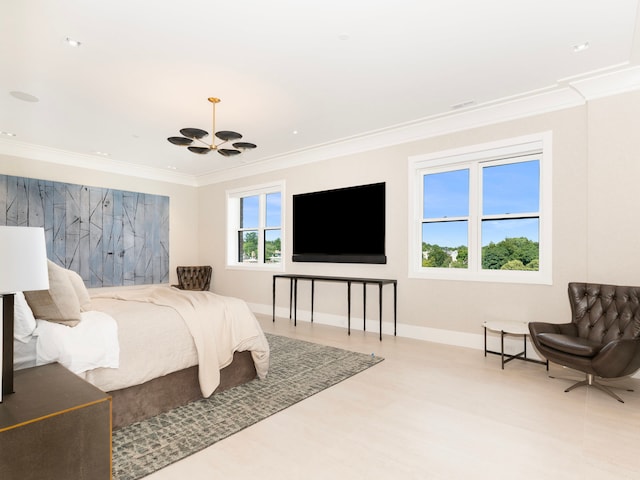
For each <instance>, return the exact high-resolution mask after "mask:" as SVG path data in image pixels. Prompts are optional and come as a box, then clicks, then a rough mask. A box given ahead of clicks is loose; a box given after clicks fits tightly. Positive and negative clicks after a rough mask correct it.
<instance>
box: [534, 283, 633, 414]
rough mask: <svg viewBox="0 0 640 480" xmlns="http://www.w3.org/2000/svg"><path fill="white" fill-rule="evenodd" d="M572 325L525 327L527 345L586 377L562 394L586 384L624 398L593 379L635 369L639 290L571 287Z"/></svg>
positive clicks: (629, 373) (583, 284)
mask: <svg viewBox="0 0 640 480" xmlns="http://www.w3.org/2000/svg"><path fill="white" fill-rule="evenodd" d="M569 303H570V305H571V317H572V318H571V323H564V324H554V323H543V322H532V323H529V332H530V333H531V341H532V342H533V344H534V346H535V347H536V349H537V350H538V352H539V353H540V354H541V355H542V356H544V357H545V358H547V359H548V360H549V361H551V362H555V363H558V364H560V365H563V366H566V367H569V368H573V369H575V370H579V371H581V372H584V373H586V375H587V378H586V379H585V380H583V381H581V382H578V383H576V384H575V385H572V386H570V387H569V388H567V389H566V390H565V392H569V391H571V390H573V389H574V388H576V387H580V386H583V385H588V386H592V387H596V388H598V389H600V390H602V391H603V392H605V393H607V394H609V395H611V396H612V397H613V398H615V399H616V400H618V401H619V402H622V403H624V402H623V400H622V399H621V398H620V397H619V396H618V395H616V394H615V393H613V392H612V391H611V390H610V389H609V388H607V387H605V386H604V385H602V384H600V383H597V382H596V380H595V377H600V378H618V377H624V376H627V375H631V374H633V373H634V372H635V371H637V370H638V369H639V368H640V287H623V286H617V285H601V284H595V283H570V284H569Z"/></svg>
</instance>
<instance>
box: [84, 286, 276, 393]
mask: <svg viewBox="0 0 640 480" xmlns="http://www.w3.org/2000/svg"><path fill="white" fill-rule="evenodd" d="M91 309H92V310H97V311H101V312H105V313H107V314H109V315H110V316H111V317H113V318H114V319H115V321H116V322H117V325H118V339H119V345H120V366H119V368H117V369H114V368H98V369H94V370H89V371H87V372H86V373H85V378H86V379H87V380H88V381H89V382H91V383H93V384H94V385H96V386H97V387H99V388H101V389H102V390H104V391H107V392H108V391H112V390H118V389H121V388H125V387H129V386H132V385H138V384H141V383H144V382H146V381H148V380H151V379H153V378H156V377H159V376H163V375H166V374H168V373H172V372H175V371H177V370H182V369H184V368H187V367H191V366H193V365H196V364H198V365H199V369H198V370H199V379H200V387H201V390H202V394H203V396H205V397H208V396H209V395H211V393H213V391H214V390H215V388H216V387H217V386H218V384H219V380H220V373H219V372H220V369H222V368H224V367H225V366H227V365H229V364H230V363H231V361H232V360H233V353H234V352H236V351H247V350H248V351H251V352H252V357H253V360H254V363H255V366H256V372H257V374H258V376H259V377H260V378H264V377H265V376H266V374H267V371H268V368H269V344H268V343H267V340H266V337H265V336H264V333H263V332H262V329H261V327H260V325H259V323H258V321H257V320H256V318H255V316H254V315H253V313H252V312H251V311H250V310H249V308H248V306H247V305H246V303H245V302H244V301H242V300H239V299H237V298H232V297H224V296H220V295H216V294H214V293H211V292H195V291H185V290H178V289H175V288H171V287H157V286H156V287H148V288H142V289H136V290H131V291H129V290H122V291H118V292H115V293H111V294H99V295H96V296H94V297H92V301H91ZM81 323H82V322H81ZM75 328H77V327H75Z"/></svg>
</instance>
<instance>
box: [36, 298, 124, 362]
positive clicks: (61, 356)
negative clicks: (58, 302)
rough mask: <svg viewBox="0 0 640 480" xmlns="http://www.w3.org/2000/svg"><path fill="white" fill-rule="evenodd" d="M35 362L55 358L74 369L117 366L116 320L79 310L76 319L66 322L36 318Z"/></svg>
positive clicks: (100, 314)
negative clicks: (71, 323)
mask: <svg viewBox="0 0 640 480" xmlns="http://www.w3.org/2000/svg"><path fill="white" fill-rule="evenodd" d="M33 336H34V337H37V344H36V365H44V364H47V363H52V362H58V363H60V364H62V365H64V366H65V367H67V368H68V369H69V370H71V371H72V372H74V373H78V374H80V373H84V372H86V371H87V370H92V369H94V368H100V367H102V368H118V367H119V365H120V362H119V358H120V345H119V343H118V324H117V323H116V321H115V320H114V319H113V318H112V317H111V316H109V315H107V314H106V313H103V312H95V311H92V312H82V313H81V321H80V323H79V324H78V325H77V326H75V327H73V328H71V327H68V326H67V325H61V324H59V323H52V322H48V321H46V320H36V329H35V330H34V332H33Z"/></svg>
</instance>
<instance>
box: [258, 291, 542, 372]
mask: <svg viewBox="0 0 640 480" xmlns="http://www.w3.org/2000/svg"><path fill="white" fill-rule="evenodd" d="M248 305H249V308H250V309H251V310H252V311H253V312H254V313H258V314H261V315H269V316H272V315H273V307H272V306H271V305H264V304H257V303H249V304H248ZM283 319H286V320H289V309H288V308H285V307H276V321H282V320H283ZM291 321H293V320H291ZM296 321H297V322H310V321H311V312H310V311H309V310H300V309H298V314H297V316H296ZM313 321H314V323H317V324H320V325H329V326H332V327H342V328H345V329H346V328H347V319H346V317H345V316H342V315H332V314H327V313H322V312H314V313H313ZM379 325H380V321H379V320H373V319H367V331H368V332H376V333H377V332H378V331H379V328H380V327H379ZM361 330H362V317H355V316H352V317H351V331H352V332H353V331H361ZM396 330H397V336H398V337H404V338H411V339H414V340H423V341H425V342H433V343H440V344H443V345H450V346H453V347H464V348H473V349H475V350H481V351H484V329H483V328H482V324H481V322H478V333H468V332H456V331H454V330H445V329H440V328H431V327H422V326H418V325H409V324H404V323H398V324H397V326H396ZM382 333H383V334H385V335H393V321H386V320H385V319H383V321H382ZM522 346H523V345H522V338H521V337H511V336H510V337H506V338H505V353H517V352H520V351H522ZM487 348H488V349H489V350H494V351H499V350H500V334H496V333H494V332H488V335H487ZM527 357H529V358H532V359H536V360H540V359H541V357H540V356H539V355H538V354H537V352H536V351H535V350H534V348H533V345H532V344H531V342H530V340H528V339H527Z"/></svg>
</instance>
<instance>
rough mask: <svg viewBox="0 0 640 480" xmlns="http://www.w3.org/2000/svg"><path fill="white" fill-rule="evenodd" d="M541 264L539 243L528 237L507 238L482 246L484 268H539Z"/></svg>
mask: <svg viewBox="0 0 640 480" xmlns="http://www.w3.org/2000/svg"><path fill="white" fill-rule="evenodd" d="M514 261H518V262H520V263H514ZM539 266H540V263H539V260H538V243H537V242H532V241H531V240H529V239H528V238H526V237H516V238H505V239H504V240H502V241H501V242H498V243H493V242H491V243H489V245H486V246H485V247H483V248H482V268H484V269H487V270H500V269H502V270H538V268H539Z"/></svg>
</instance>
